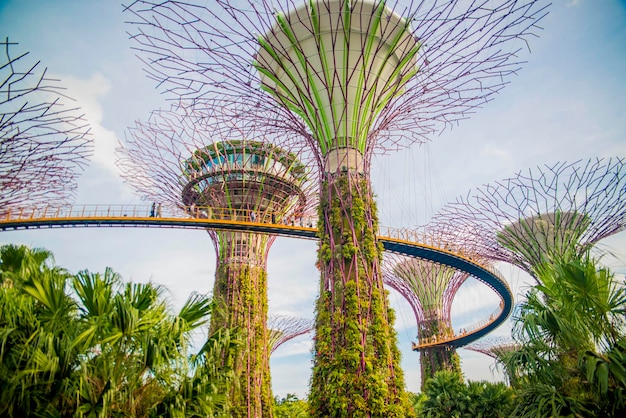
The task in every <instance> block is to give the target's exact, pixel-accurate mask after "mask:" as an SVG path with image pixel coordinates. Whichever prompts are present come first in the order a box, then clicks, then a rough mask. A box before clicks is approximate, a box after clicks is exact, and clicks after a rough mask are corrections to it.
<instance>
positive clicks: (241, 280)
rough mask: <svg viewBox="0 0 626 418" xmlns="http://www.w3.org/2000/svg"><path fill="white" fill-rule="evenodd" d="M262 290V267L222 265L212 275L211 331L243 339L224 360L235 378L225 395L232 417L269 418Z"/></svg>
mask: <svg viewBox="0 0 626 418" xmlns="http://www.w3.org/2000/svg"><path fill="white" fill-rule="evenodd" d="M266 289H267V271H266V270H265V268H263V267H262V266H258V265H252V264H240V263H222V264H219V265H218V268H217V271H216V272H215V285H214V290H213V297H214V300H215V302H216V303H217V310H216V312H215V313H214V314H213V316H212V317H211V331H214V330H218V329H223V328H229V329H236V330H239V331H240V332H241V333H242V339H243V342H242V345H241V346H240V347H238V349H235V350H234V351H232V352H230V353H229V359H228V361H231V362H232V365H233V367H234V368H235V370H236V373H237V376H238V378H239V384H238V385H235V386H233V387H232V388H230V393H229V397H230V402H231V404H232V405H233V409H232V411H231V416H234V417H271V416H272V390H271V379H270V367H269V346H268V342H267V341H268V331H267V325H266V324H267V290H266Z"/></svg>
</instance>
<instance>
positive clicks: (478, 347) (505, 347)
mask: <svg viewBox="0 0 626 418" xmlns="http://www.w3.org/2000/svg"><path fill="white" fill-rule="evenodd" d="M464 348H465V349H467V350H472V351H476V352H477V353H482V354H485V355H487V356H489V357H491V358H493V359H495V360H496V362H497V365H500V366H504V364H505V363H504V359H505V357H506V355H507V354H509V353H511V352H513V351H515V350H518V349H519V348H520V344H519V343H517V342H515V340H513V339H512V338H511V337H510V336H509V337H489V338H483V339H481V340H479V341H476V342H473V343H472V344H469V345H466V346H465V347H464ZM505 373H506V378H507V380H508V382H509V384H510V383H511V382H512V381H513V378H514V376H511V375H510V374H509V373H508V370H506V368H505Z"/></svg>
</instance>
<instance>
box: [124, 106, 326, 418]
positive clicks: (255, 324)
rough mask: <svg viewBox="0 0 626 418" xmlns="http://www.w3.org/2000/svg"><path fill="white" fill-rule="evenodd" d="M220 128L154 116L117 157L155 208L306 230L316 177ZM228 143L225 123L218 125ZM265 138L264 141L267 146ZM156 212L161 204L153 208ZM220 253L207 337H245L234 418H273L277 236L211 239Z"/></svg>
mask: <svg viewBox="0 0 626 418" xmlns="http://www.w3.org/2000/svg"><path fill="white" fill-rule="evenodd" d="M214 109H215V116H216V117H217V115H218V114H219V109H218V108H217V106H216V107H215V108H214ZM212 123H215V119H210V118H205V119H204V124H203V125H198V121H197V120H194V119H193V118H192V117H190V115H187V114H185V113H184V112H183V111H182V110H181V109H178V112H177V111H174V110H172V111H155V112H153V113H152V115H151V117H150V119H149V121H148V122H136V124H135V126H134V127H133V128H132V129H129V130H128V136H127V140H126V145H125V146H124V147H123V148H121V149H120V152H119V154H120V158H119V165H120V167H122V169H123V172H124V177H125V179H126V181H127V182H128V183H129V184H131V185H132V186H133V187H134V188H135V189H136V190H137V191H138V192H139V193H140V194H141V195H142V196H144V197H145V198H147V199H150V200H152V201H153V202H155V204H154V205H153V210H154V212H153V213H152V215H154V216H160V215H161V206H160V205H161V204H163V203H165V204H167V205H169V206H173V207H177V208H178V209H179V210H180V211H184V212H186V213H187V214H188V215H189V216H191V217H198V218H203V217H208V218H211V219H223V220H234V221H244V222H246V221H247V222H257V223H258V222H265V223H272V224H276V223H282V222H286V221H287V220H291V222H302V219H303V218H304V217H305V216H307V214H308V213H310V211H311V208H314V207H316V205H317V200H316V198H315V195H316V191H315V189H314V186H315V184H316V182H314V181H312V178H316V176H315V173H314V172H312V171H311V170H310V169H308V168H307V167H306V166H305V164H304V163H303V162H301V161H300V160H299V158H298V156H297V155H296V153H294V152H291V151H288V150H285V149H283V148H279V147H277V146H275V145H272V144H271V143H270V142H269V139H270V138H266V137H264V136H263V133H262V132H260V131H256V132H254V131H250V130H246V129H243V130H242V129H239V128H238V127H237V125H236V121H232V124H231V125H230V126H231V132H230V135H229V136H227V137H216V136H215V135H214V131H213V130H212V129H211V126H212V125H211V124H212ZM220 126H221V127H220V129H221V131H220V132H221V133H222V134H224V132H225V129H224V127H223V120H221V119H220ZM261 139H264V140H267V141H262V140H261ZM157 203H158V205H157ZM209 234H210V236H211V238H212V241H213V244H214V246H215V251H216V254H217V265H216V273H215V284H214V290H213V297H214V300H215V301H216V302H217V303H218V309H217V310H216V312H215V313H214V314H213V315H212V318H211V332H215V331H217V330H218V329H220V328H223V327H228V328H235V329H238V330H241V331H242V332H243V341H245V343H244V344H242V346H241V347H238V348H237V349H235V352H234V354H233V355H232V356H231V361H233V366H234V367H235V370H236V371H237V375H238V378H239V384H238V385H236V386H235V387H233V388H232V389H231V392H230V395H229V396H230V397H231V402H232V404H233V405H234V410H233V414H234V416H271V411H272V407H273V397H272V394H271V387H270V376H269V355H270V345H269V343H268V339H269V338H270V337H271V333H270V332H269V331H268V329H267V309H268V307H267V255H268V252H269V249H270V246H271V244H272V243H273V242H274V240H275V236H273V235H267V234H258V233H252V232H245V231H227V230H224V231H220V230H209Z"/></svg>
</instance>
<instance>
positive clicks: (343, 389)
mask: <svg viewBox="0 0 626 418" xmlns="http://www.w3.org/2000/svg"><path fill="white" fill-rule="evenodd" d="M538 4H539V1H533V0H528V1H526V2H520V1H518V0H509V1H503V2H502V4H500V5H497V6H494V7H493V8H490V7H489V6H490V5H491V4H490V3H489V4H488V5H487V4H485V2H480V4H475V3H474V2H464V1H455V0H445V1H439V2H437V1H433V2H432V3H428V2H424V1H415V2H411V1H397V2H395V1H388V2H385V1H379V0H374V1H364V0H311V1H307V2H306V3H305V4H302V5H299V6H298V5H295V4H294V2H293V1H291V0H276V1H273V0H248V1H245V0H244V1H242V0H215V1H214V2H210V4H205V5H204V6H198V5H193V4H190V3H189V2H178V1H158V2H156V1H154V2H151V1H136V2H133V3H132V4H131V5H130V6H129V7H128V10H129V11H131V12H132V13H134V16H135V18H136V20H135V22H133V24H134V25H135V28H136V29H137V32H135V33H133V34H131V36H132V37H133V38H134V39H135V40H136V41H137V43H138V49H140V50H141V55H142V56H143V57H144V62H145V63H146V64H147V66H148V69H147V71H148V73H149V74H150V76H151V77H152V78H154V79H155V80H157V81H158V82H159V83H160V86H161V87H162V88H164V89H165V90H167V91H168V92H169V93H171V94H173V95H175V96H179V97H183V98H185V99H193V100H196V102H197V103H200V102H201V100H202V98H203V97H208V96H212V95H215V94H218V95H220V96H223V97H224V98H227V99H229V100H231V101H232V102H234V103H235V102H247V103H249V106H250V107H251V108H255V110H256V109H262V110H263V111H264V112H266V114H268V115H271V117H268V118H267V120H258V122H259V123H264V124H268V125H271V126H272V128H273V129H283V130H284V131H286V132H295V133H297V138H299V140H300V141H301V142H305V143H306V144H307V145H308V146H309V149H310V150H311V152H312V153H313V156H314V158H315V160H316V161H317V163H318V166H319V168H320V171H321V173H322V177H321V182H320V211H319V219H320V221H319V223H318V226H319V237H320V247H319V259H318V265H319V267H320V270H321V281H320V293H319V298H318V302H317V308H316V311H317V313H316V339H315V358H314V369H313V376H312V379H311V391H310V396H309V400H310V402H311V406H312V409H313V410H314V411H315V414H316V416H337V417H338V416H356V415H359V414H368V415H369V416H386V417H394V416H405V415H406V410H405V407H406V402H405V400H406V397H405V393H404V382H403V381H404V377H403V375H402V372H401V370H400V368H399V363H398V356H399V353H398V350H397V346H396V337H395V335H394V332H393V327H392V322H393V314H392V313H391V312H390V311H389V309H388V301H387V298H386V295H385V290H384V287H383V283H382V275H381V272H380V261H381V254H382V251H381V246H380V245H379V243H378V242H377V238H376V231H377V226H378V217H377V211H376V207H375V204H374V198H373V192H372V188H371V183H370V177H369V173H370V160H371V155H372V153H373V152H374V150H375V149H378V150H381V151H384V150H386V149H390V148H397V147H399V146H402V145H410V144H413V143H416V142H422V141H425V140H426V139H428V137H430V135H431V134H433V133H435V132H438V131H440V130H441V129H443V128H445V127H446V126H449V125H450V124H451V123H453V122H454V121H457V120H459V119H463V118H466V117H467V116H468V115H469V113H471V111H472V110H474V109H475V108H476V107H478V106H480V105H481V104H483V103H485V102H486V101H488V100H489V99H490V98H491V97H492V95H493V94H495V93H496V92H497V91H499V90H500V89H501V88H502V87H503V86H504V85H505V83H506V81H505V80H506V78H507V76H509V75H511V74H513V73H514V72H515V71H516V70H517V69H518V67H519V64H518V63H517V62H515V60H516V58H515V57H516V55H515V54H516V53H517V52H518V50H516V49H515V46H514V45H513V43H514V42H512V41H514V40H516V39H524V38H525V37H526V36H527V35H529V34H530V29H531V28H532V27H534V26H535V25H536V22H537V20H538V19H539V18H540V17H541V16H542V15H543V14H544V13H545V12H544V11H543V10H541V9H540V8H538V7H537V6H538ZM242 117H247V116H246V115H242Z"/></svg>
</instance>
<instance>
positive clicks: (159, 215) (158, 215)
mask: <svg viewBox="0 0 626 418" xmlns="http://www.w3.org/2000/svg"><path fill="white" fill-rule="evenodd" d="M156 217H157V218H160V217H161V204H160V203H159V205H158V206H157V210H156Z"/></svg>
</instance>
